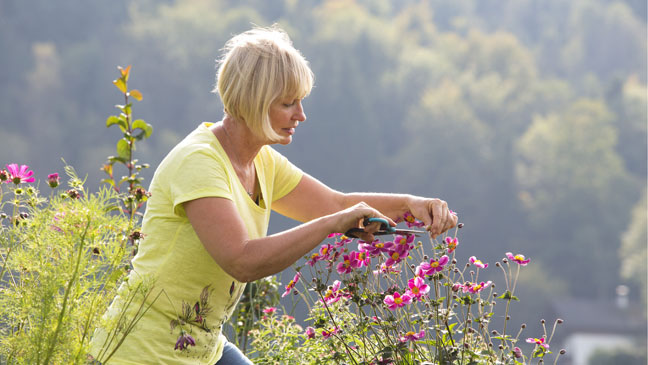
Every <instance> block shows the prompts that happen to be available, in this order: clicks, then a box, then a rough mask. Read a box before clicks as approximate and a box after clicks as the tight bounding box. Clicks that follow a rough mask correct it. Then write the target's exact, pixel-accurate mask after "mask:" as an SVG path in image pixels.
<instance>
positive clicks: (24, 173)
mask: <svg viewBox="0 0 648 365" xmlns="http://www.w3.org/2000/svg"><path fill="white" fill-rule="evenodd" d="M28 169H29V166H27V165H20V168H19V167H18V164H15V163H12V164H10V165H7V170H9V179H7V180H6V182H9V181H11V182H12V183H14V184H16V185H18V184H20V183H24V182H34V181H35V179H34V178H33V177H31V176H32V175H33V174H34V171H30V170H28Z"/></svg>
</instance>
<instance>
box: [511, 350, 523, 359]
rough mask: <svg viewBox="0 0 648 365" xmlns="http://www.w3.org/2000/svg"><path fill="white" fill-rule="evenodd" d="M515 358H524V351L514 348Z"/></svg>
mask: <svg viewBox="0 0 648 365" xmlns="http://www.w3.org/2000/svg"><path fill="white" fill-rule="evenodd" d="M513 356H515V358H516V359H520V358H522V356H523V355H522V350H521V349H520V348H519V347H514V348H513Z"/></svg>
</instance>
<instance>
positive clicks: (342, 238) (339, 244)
mask: <svg viewBox="0 0 648 365" xmlns="http://www.w3.org/2000/svg"><path fill="white" fill-rule="evenodd" d="M351 242H353V238H349V237H347V236H345V235H342V236H340V240H339V241H335V246H336V247H342V246H344V245H346V244H347V243H351Z"/></svg>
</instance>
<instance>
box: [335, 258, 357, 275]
mask: <svg viewBox="0 0 648 365" xmlns="http://www.w3.org/2000/svg"><path fill="white" fill-rule="evenodd" d="M356 261H358V260H356V259H355V258H353V255H344V256H342V262H340V263H339V264H338V265H337V272H338V273H339V274H348V273H350V272H351V271H353V269H354V268H356V267H358V264H357V262H356Z"/></svg>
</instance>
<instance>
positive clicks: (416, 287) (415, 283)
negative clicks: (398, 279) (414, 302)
mask: <svg viewBox="0 0 648 365" xmlns="http://www.w3.org/2000/svg"><path fill="white" fill-rule="evenodd" d="M407 286H408V287H409V290H407V291H406V292H405V294H407V295H409V296H410V297H412V298H416V299H420V298H421V297H422V296H423V295H425V294H427V293H428V292H429V291H430V286H429V285H427V284H425V280H423V278H422V277H420V276H417V277H415V278H413V279H410V280H409V281H408V282H407Z"/></svg>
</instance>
